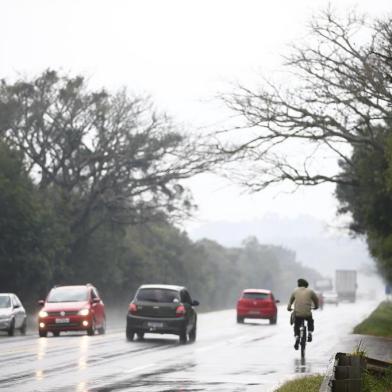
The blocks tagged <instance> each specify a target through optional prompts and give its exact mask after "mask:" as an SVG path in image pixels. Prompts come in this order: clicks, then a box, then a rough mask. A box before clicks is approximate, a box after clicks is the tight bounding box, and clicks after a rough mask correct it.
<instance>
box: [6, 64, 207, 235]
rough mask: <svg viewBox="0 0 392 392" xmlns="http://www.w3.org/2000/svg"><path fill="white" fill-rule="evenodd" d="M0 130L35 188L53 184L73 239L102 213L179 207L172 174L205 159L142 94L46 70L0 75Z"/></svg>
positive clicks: (137, 215) (152, 212)
mask: <svg viewBox="0 0 392 392" xmlns="http://www.w3.org/2000/svg"><path fill="white" fill-rule="evenodd" d="M0 133H1V134H2V136H3V138H5V140H7V142H8V143H9V145H10V146H12V147H14V148H16V149H18V150H20V151H21V152H22V153H23V155H24V158H25V163H26V168H27V172H28V173H29V174H31V175H32V176H34V179H35V181H37V183H38V186H39V187H40V189H42V190H44V189H49V188H57V189H58V192H59V195H60V202H61V203H62V204H63V205H62V206H61V209H62V210H65V211H67V213H68V214H69V216H70V217H71V218H70V219H71V221H70V224H71V231H72V232H73V233H77V235H76V238H77V240H79V241H84V240H85V239H86V238H87V237H88V236H89V235H90V234H91V233H93V232H94V231H95V230H96V229H97V228H98V227H99V226H100V225H101V224H103V223H104V222H106V221H113V222H118V223H124V224H128V223H134V222H138V221H145V220H149V219H151V218H152V217H155V218H156V217H157V216H159V215H161V214H162V213H163V214H167V215H168V216H169V215H170V216H171V217H172V216H174V215H175V213H177V214H180V215H183V214H184V213H185V212H186V211H187V210H189V209H190V208H191V207H192V204H191V201H190V198H189V194H188V193H187V192H186V191H185V190H184V188H183V187H182V186H181V185H180V183H179V181H180V180H181V179H184V178H187V177H189V176H191V175H193V174H196V173H198V172H201V171H203V170H205V169H206V168H207V167H208V164H207V161H206V160H205V159H201V156H200V155H199V154H198V153H197V152H196V149H195V148H194V145H193V142H192V141H191V140H190V139H189V138H186V137H185V136H184V135H183V134H181V133H180V132H179V131H177V130H176V129H175V126H174V124H173V122H172V121H171V120H170V119H169V118H168V116H166V115H165V114H159V113H157V112H156V110H154V107H153V104H152V102H151V100H150V99H149V98H147V97H130V96H128V95H127V93H126V91H121V92H119V93H117V94H115V95H110V94H109V93H108V92H107V91H105V90H99V91H91V90H89V89H88V88H87V84H86V81H85V79H84V78H83V77H81V76H76V77H69V76H61V75H59V74H58V73H57V72H55V71H51V70H48V71H46V72H44V73H43V74H42V75H40V76H38V77H36V78H34V79H32V80H19V81H17V82H15V83H13V84H9V83H7V82H6V81H5V80H3V81H2V85H1V87H0Z"/></svg>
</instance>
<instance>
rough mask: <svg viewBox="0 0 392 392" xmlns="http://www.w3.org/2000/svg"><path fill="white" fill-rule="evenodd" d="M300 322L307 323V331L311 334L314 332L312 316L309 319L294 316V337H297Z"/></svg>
mask: <svg viewBox="0 0 392 392" xmlns="http://www.w3.org/2000/svg"><path fill="white" fill-rule="evenodd" d="M302 321H307V323H308V331H309V332H313V331H314V320H313V317H312V316H309V317H298V316H295V320H294V336H299V327H300V326H301V324H302Z"/></svg>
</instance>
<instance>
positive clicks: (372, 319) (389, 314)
mask: <svg viewBox="0 0 392 392" xmlns="http://www.w3.org/2000/svg"><path fill="white" fill-rule="evenodd" d="M354 333H357V334H362V335H374V336H383V337H389V338H391V337H392V302H389V301H384V302H382V303H381V304H380V305H379V306H378V307H377V308H376V309H375V310H374V311H373V312H372V313H371V314H370V316H369V317H368V318H366V319H365V320H363V321H362V322H361V323H360V324H358V325H357V326H356V327H355V328H354Z"/></svg>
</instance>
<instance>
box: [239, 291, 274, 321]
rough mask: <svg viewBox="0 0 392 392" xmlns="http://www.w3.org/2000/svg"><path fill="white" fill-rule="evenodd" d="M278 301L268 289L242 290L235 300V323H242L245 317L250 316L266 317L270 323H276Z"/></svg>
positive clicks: (256, 317)
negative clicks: (238, 297) (239, 296)
mask: <svg viewBox="0 0 392 392" xmlns="http://www.w3.org/2000/svg"><path fill="white" fill-rule="evenodd" d="M278 302H279V300H276V299H275V298H274V295H273V294H272V292H271V291H270V290H261V289H246V290H244V291H243V292H242V294H241V298H240V299H239V300H238V302H237V323H243V322H244V319H245V318H252V319H268V320H269V321H270V324H276V321H277V317H278V308H277V307H276V304H277V303H278Z"/></svg>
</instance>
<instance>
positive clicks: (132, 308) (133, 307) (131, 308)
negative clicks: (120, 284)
mask: <svg viewBox="0 0 392 392" xmlns="http://www.w3.org/2000/svg"><path fill="white" fill-rule="evenodd" d="M129 313H132V314H135V313H137V305H136V304H134V303H131V304H129Z"/></svg>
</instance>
